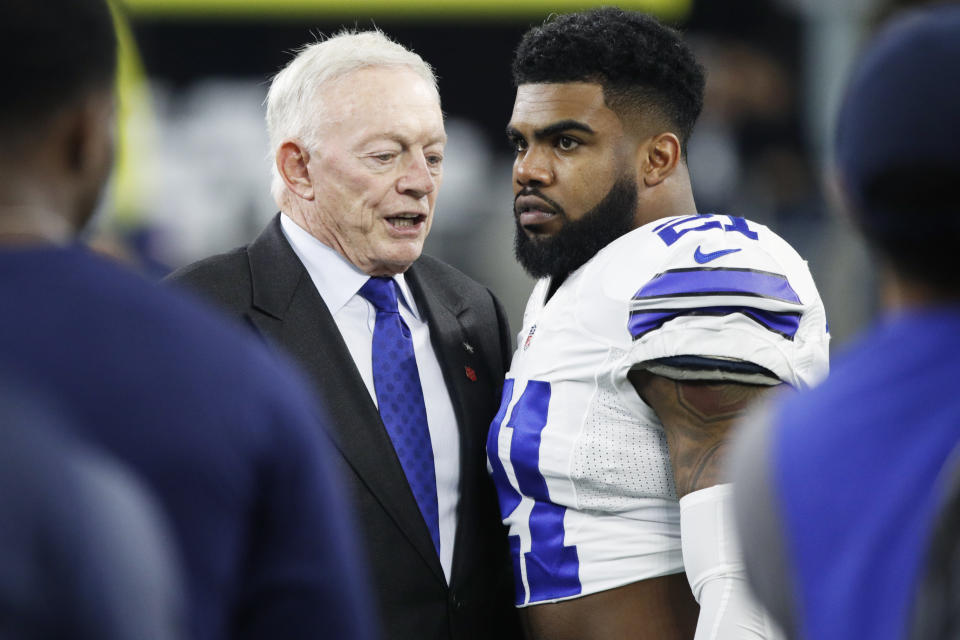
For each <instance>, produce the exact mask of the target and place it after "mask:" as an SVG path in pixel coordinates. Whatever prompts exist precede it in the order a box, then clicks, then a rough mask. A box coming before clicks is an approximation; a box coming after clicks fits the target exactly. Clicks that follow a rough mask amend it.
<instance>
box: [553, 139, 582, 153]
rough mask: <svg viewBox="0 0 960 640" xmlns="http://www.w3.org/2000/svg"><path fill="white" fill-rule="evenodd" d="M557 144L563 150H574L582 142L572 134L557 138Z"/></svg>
mask: <svg viewBox="0 0 960 640" xmlns="http://www.w3.org/2000/svg"><path fill="white" fill-rule="evenodd" d="M557 146H558V147H559V148H560V149H561V150H563V151H572V150H574V149H576V148H577V147H578V146H580V142H579V141H578V140H574V139H573V138H571V137H570V136H560V137H559V138H557Z"/></svg>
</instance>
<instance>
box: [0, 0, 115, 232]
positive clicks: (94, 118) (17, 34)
mask: <svg viewBox="0 0 960 640" xmlns="http://www.w3.org/2000/svg"><path fill="white" fill-rule="evenodd" d="M0 51H2V55H3V59H4V71H5V74H6V77H5V82H6V85H7V87H8V92H9V93H8V98H7V99H5V100H3V101H0V240H2V241H6V242H9V241H17V240H26V241H36V240H45V241H58V242H62V241H64V240H66V239H68V238H70V237H72V236H73V235H74V234H75V233H76V232H77V231H78V230H79V229H81V228H82V227H83V225H84V224H85V223H86V222H87V221H88V220H89V219H90V216H91V215H92V213H93V210H94V208H95V206H96V203H97V200H98V198H99V195H100V192H101V190H102V188H103V185H104V183H105V181H106V179H107V177H108V175H109V173H110V168H111V166H112V160H113V140H114V119H115V105H114V75H115V72H116V65H117V39H116V33H115V31H114V25H113V18H112V16H111V14H110V9H109V7H108V5H107V3H106V2H105V1H104V0H44V1H43V2H35V1H34V0H7V1H5V2H4V3H3V7H2V9H0Z"/></svg>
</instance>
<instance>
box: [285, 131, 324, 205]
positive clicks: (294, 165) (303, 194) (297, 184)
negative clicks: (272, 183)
mask: <svg viewBox="0 0 960 640" xmlns="http://www.w3.org/2000/svg"><path fill="white" fill-rule="evenodd" d="M276 159H277V171H278V172H279V173H280V177H281V178H282V179H283V183H284V184H285V185H287V189H289V190H290V191H292V192H293V193H295V194H297V195H298V196H299V197H300V198H302V199H304V200H313V199H314V197H315V193H314V189H313V181H312V180H311V179H310V171H309V170H308V168H307V164H308V163H309V162H310V152H309V151H307V150H306V148H304V147H302V146H300V144H299V143H298V142H296V141H294V140H284V141H283V143H281V144H280V148H279V149H277V158H276Z"/></svg>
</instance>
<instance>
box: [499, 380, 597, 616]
mask: <svg viewBox="0 0 960 640" xmlns="http://www.w3.org/2000/svg"><path fill="white" fill-rule="evenodd" d="M513 386H514V380H512V379H508V380H506V381H505V382H504V385H503V399H502V400H501V402H500V410H499V411H498V412H497V415H496V417H495V418H494V419H493V423H492V424H491V425H490V435H489V437H488V439H487V455H488V457H489V459H490V465H491V466H492V467H493V481H494V484H496V487H497V496H498V498H499V500H500V512H501V513H502V514H503V517H504V518H507V517H508V516H509V515H510V514H511V513H513V512H514V510H516V508H517V507H518V506H519V505H520V501H521V494H522V495H523V496H527V497H528V498H532V499H533V500H534V505H533V510H532V511H531V512H530V519H529V527H530V551H528V552H526V553H521V551H520V536H510V553H511V555H512V556H513V572H514V581H515V584H516V602H517V604H518V605H520V604H524V603H525V602H528V600H527V599H526V598H525V591H526V590H525V589H524V585H523V578H522V573H521V563H522V565H523V568H525V569H526V576H527V586H528V587H529V591H530V594H529V596H530V597H529V602H542V601H544V600H554V599H556V598H563V597H566V596H573V595H577V594H578V593H580V590H581V587H580V561H579V559H578V558H577V548H576V547H574V546H569V547H567V546H564V544H563V536H564V530H563V515H564V513H566V511H567V509H566V507H561V506H559V505H556V504H554V503H553V502H551V501H550V494H549V491H548V490H547V482H546V480H544V478H543V475H541V473H540V437H541V435H542V434H543V429H544V427H546V426H547V407H548V406H549V405H550V383H549V382H542V381H539V380H531V381H530V382H528V383H527V386H526V388H525V389H524V390H523V394H522V395H521V396H520V399H519V400H517V402H516V404H515V405H514V407H513V411H511V412H510V419H509V420H507V421H506V422H504V418H505V417H506V413H507V406H509V404H510V399H511V398H512V397H513ZM502 427H510V428H511V429H513V437H512V438H511V440H510V463H511V465H512V466H513V471H514V473H515V474H516V477H517V485H518V486H519V488H520V492H519V493H518V492H517V490H516V489H514V488H513V485H511V484H510V479H509V478H508V477H507V473H506V471H505V470H504V467H503V462H502V461H501V460H500V453H499V450H498V445H497V443H498V442H499V439H500V429H501V428H502Z"/></svg>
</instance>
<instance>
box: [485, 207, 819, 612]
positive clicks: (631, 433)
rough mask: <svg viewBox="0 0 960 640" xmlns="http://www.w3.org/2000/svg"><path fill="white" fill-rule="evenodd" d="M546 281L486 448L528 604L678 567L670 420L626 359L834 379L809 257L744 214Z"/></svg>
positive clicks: (806, 380)
mask: <svg viewBox="0 0 960 640" xmlns="http://www.w3.org/2000/svg"><path fill="white" fill-rule="evenodd" d="M548 286H549V279H544V280H541V281H540V282H538V283H537V285H536V287H535V288H534V290H533V293H532V294H531V296H530V300H529V302H528V303H527V308H526V311H525V313H524V318H523V329H522V330H521V331H520V333H519V335H518V340H517V350H516V352H515V353H514V356H513V362H512V364H511V369H510V371H509V373H508V374H507V379H506V381H505V383H504V389H503V400H502V402H501V405H500V410H499V412H498V414H497V416H496V418H494V421H493V424H492V425H491V429H490V434H489V437H488V442H487V454H488V460H489V468H490V471H491V473H492V475H493V478H494V482H495V484H496V486H497V492H498V497H499V500H500V507H501V511H502V514H503V520H504V523H505V524H506V525H508V526H509V528H510V547H511V553H512V556H513V566H514V572H515V578H516V602H517V605H518V606H525V605H530V604H536V603H541V602H553V601H557V600H563V599H566V598H572V597H578V596H584V595H589V594H591V593H596V592H598V591H603V590H606V589H611V588H614V587H618V586H621V585H624V584H629V583H632V582H636V581H638V580H644V579H649V578H654V577H657V576H663V575H667V574H671V573H678V572H680V571H683V560H682V557H681V547H680V513H679V507H678V503H677V495H676V490H675V488H674V484H673V473H672V470H671V468H670V460H669V457H668V454H667V445H666V439H665V436H664V433H663V427H662V426H661V425H660V423H659V421H658V420H657V417H656V415H655V414H654V412H653V410H652V409H651V408H650V407H648V406H647V405H646V404H644V402H643V401H642V400H641V399H640V397H639V395H638V394H637V392H636V391H635V390H634V388H633V386H632V384H631V383H630V382H629V380H628V379H627V374H628V372H629V371H630V370H631V369H633V368H636V367H638V366H645V365H644V364H643V363H647V364H648V365H649V363H650V361H651V360H655V359H659V358H671V357H676V356H698V357H706V358H712V359H721V360H725V361H727V362H746V363H751V364H752V365H758V366H759V367H763V369H766V370H767V372H772V373H771V375H769V378H775V379H779V380H780V381H782V382H784V383H786V384H789V385H791V386H793V387H796V388H799V389H802V388H806V387H809V386H811V385H813V384H815V383H816V382H818V381H819V380H821V379H822V378H823V377H825V376H826V374H827V345H828V342H829V334H828V331H827V321H826V316H825V313H824V309H823V303H822V302H821V301H820V296H819V294H818V293H817V289H816V287H815V286H814V283H813V279H812V277H811V276H810V272H809V270H808V268H807V265H806V263H805V262H804V261H803V259H801V258H800V256H799V255H797V253H796V251H794V250H793V248H792V247H790V245H788V244H787V243H786V242H785V241H784V240H782V239H781V238H780V237H779V236H777V235H776V234H774V233H773V232H772V231H770V230H769V229H768V228H766V227H765V226H763V225H760V224H756V223H754V222H750V221H747V220H744V219H743V218H736V217H733V216H723V215H691V216H682V217H675V218H667V219H663V220H657V221H655V222H653V223H650V224H648V225H645V226H643V227H641V228H639V229H635V230H633V231H632V232H630V233H628V234H626V235H624V236H622V237H620V238H618V239H617V240H615V241H614V242H612V243H610V244H609V245H607V246H606V247H605V248H604V249H603V250H601V251H600V252H599V253H597V255H596V256H594V257H593V258H592V259H591V260H590V261H589V262H587V263H586V264H584V265H583V266H582V267H581V268H580V269H578V270H577V271H575V272H574V273H572V274H570V276H569V277H568V278H567V280H566V281H565V282H564V283H563V284H562V285H561V286H560V288H559V289H558V290H557V291H556V293H554V295H553V297H551V298H550V300H549V301H548V302H547V303H546V304H544V298H545V295H546V292H547V289H548ZM754 368H755V367H754ZM651 370H653V371H654V372H656V371H657V369H656V368H655V367H651ZM763 377H764V376H760V377H759V378H758V379H757V380H756V381H757V382H761V383H762V382H763V381H764V380H763Z"/></svg>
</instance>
